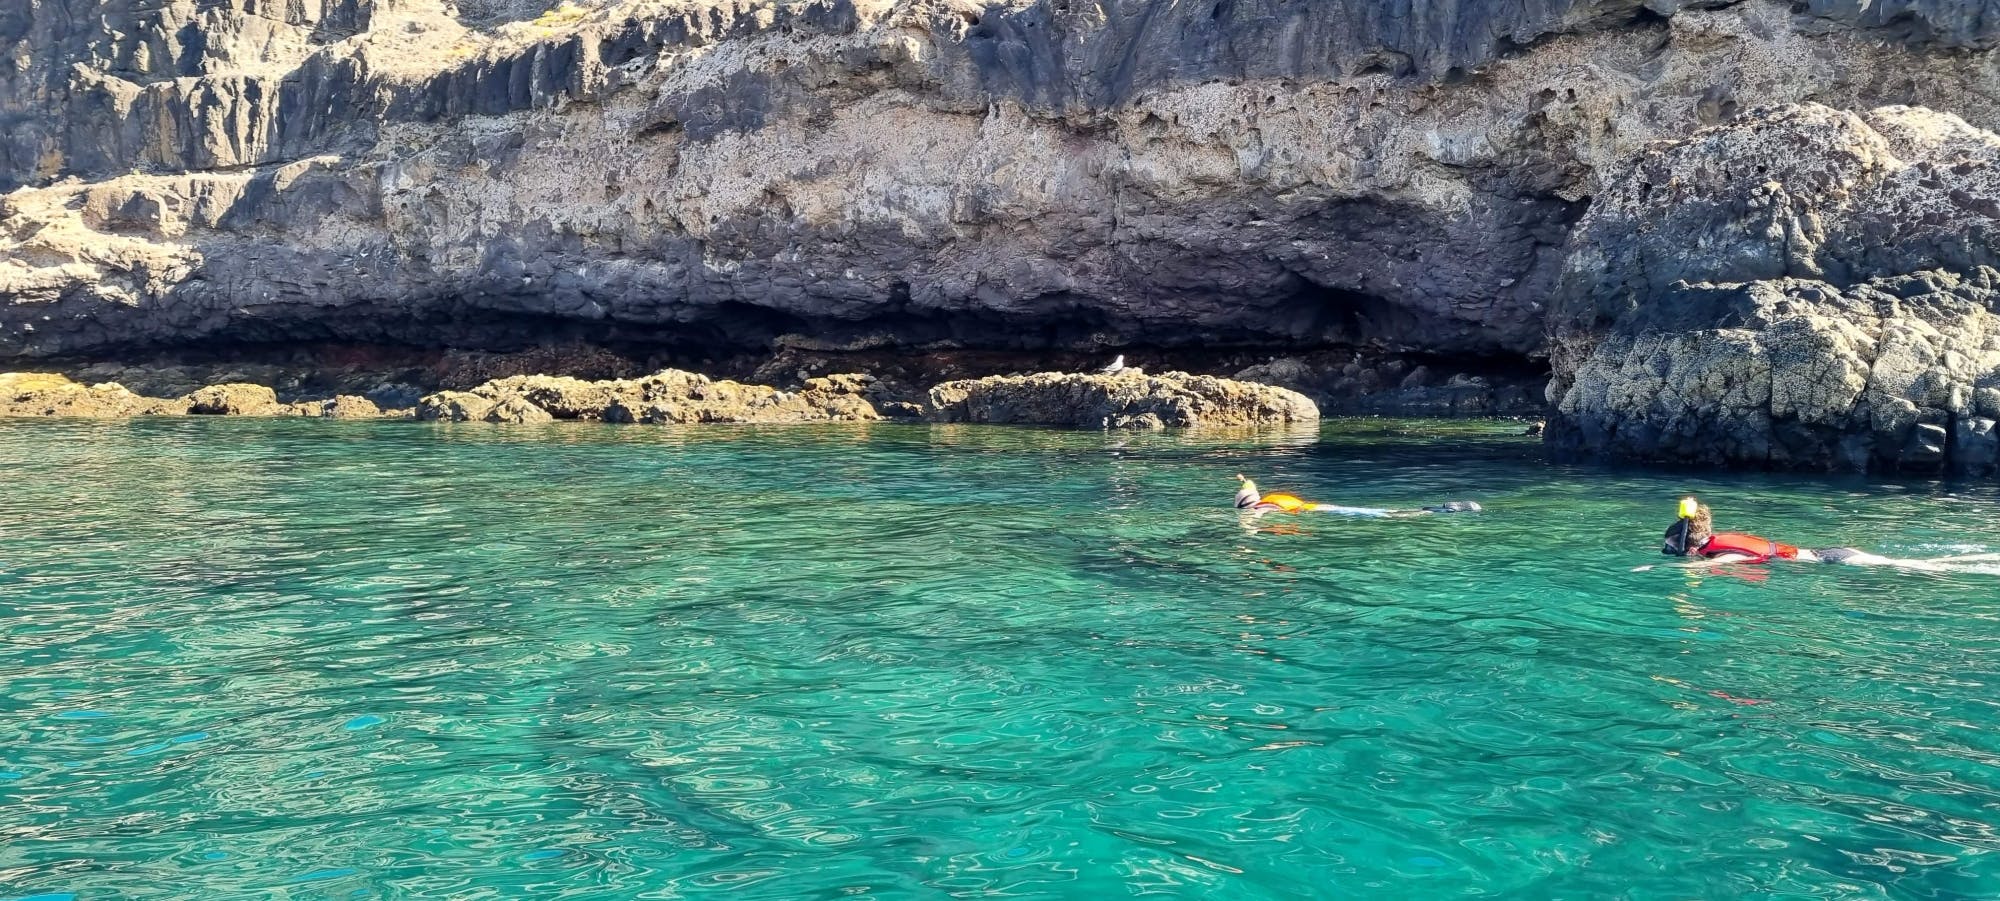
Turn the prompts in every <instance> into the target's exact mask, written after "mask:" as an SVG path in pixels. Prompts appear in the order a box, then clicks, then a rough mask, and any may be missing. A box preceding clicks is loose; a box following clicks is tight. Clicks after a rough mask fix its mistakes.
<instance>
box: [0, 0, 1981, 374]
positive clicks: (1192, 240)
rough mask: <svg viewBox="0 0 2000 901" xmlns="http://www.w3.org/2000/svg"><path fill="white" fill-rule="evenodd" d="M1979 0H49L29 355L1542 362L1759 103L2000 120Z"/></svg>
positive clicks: (2, 171) (15, 142)
mask: <svg viewBox="0 0 2000 901" xmlns="http://www.w3.org/2000/svg"><path fill="white" fill-rule="evenodd" d="M1974 7H1975V5H1974V4H1969V3H1967V4H1951V3H1932V2H1925V3H1917V2H1915V0H1890V2H1876V3H1868V4H1862V3H1854V2H1849V0H1810V2H1803V3H1790V4H1788V3H1778V2H1773V0H1745V2H1738V3H1727V2H1701V3H1682V2H1679V0H1655V2H1651V3H1648V4H1646V5H1644V6H1641V5H1639V4H1636V3H1633V2H1631V0H1529V2H1524V3H1499V2H1469V3H1459V4H1415V5H1397V4H1389V5H1387V6H1385V5H1383V4H1381V3H1379V2H1374V0H1327V2H1314V3H1297V2H1286V0H1215V2H1212V3H1208V2H1204V3H1168V2H1164V0H1152V2H1131V3H1108V2H1083V3H1079V2H1074V0H1015V2H1009V3H997V4H993V5H978V4H971V3H960V2H954V0H893V2H892V0H801V2H787V3H778V4H770V3H747V2H745V3H737V2H716V0H699V2H698V0H686V2H665V0H588V2H583V3H581V4H574V5H573V4H571V3H563V4H562V5H556V4H554V3H552V2H538V0H517V2H503V0H479V2H470V0H468V2H463V3H460V4H458V5H457V6H455V7H454V6H450V5H447V4H446V3H445V2H444V0H396V2H389V0H321V2H312V3H303V4H299V3H295V4H290V5H281V6H278V7H272V8H271V9H269V10H267V9H265V8H264V5H262V4H259V5H257V6H256V7H255V8H253V7H251V6H250V5H246V4H238V3H233V2H231V3H210V2H204V0H160V2H147V3H139V2H135V0H42V2H39V3H32V4H19V3H15V4H8V5H7V7H6V9H5V10H0V56H3V57H5V59H6V60H7V61H8V65H4V66H0V125H4V126H5V127H4V128H0V135H4V137H0V186H6V185H15V184H21V185H28V186H31V189H30V190H26V191H21V192H16V193H14V194H12V195H9V196H8V197H7V198H6V199H5V202H4V206H3V207H0V252H4V254H5V257H4V260H0V300H4V302H0V357H12V358H16V359H28V358H47V357H50V356H56V355H70V356H86V357H89V356H104V355H110V354H117V353H123V352H127V351H130V350H132V349H134V348H143V347H159V346H163V345H186V344H194V343H200V344H208V345H217V344H228V343H232V342H260V343H273V342H276V343H284V342H311V341H347V342H386V343H413V344H424V345H439V344H448V345H456V346H471V347H493V348H505V347H513V346H520V345H527V344H533V343H538V342H541V341H543V340H546V339H549V338H552V337H576V338H588V339H593V340H604V341H626V342H670V343H678V344H683V345H695V346H739V347H740V346H752V347H756V346H765V345H768V344H770V343H772V342H774V341H777V342H781V343H786V344H790V345H793V346H811V347H848V348H855V347H928V346H968V347H1011V348H1018V349H1026V350H1036V349H1048V348H1089V347H1097V346H1104V345H1127V344H1144V345H1156V346H1162V347H1175V346H1197V345H1199V346H1214V345H1217V344H1225V343H1240V344H1253V345H1264V346H1279V347H1285V348H1312V347H1324V346H1349V347H1352V346H1377V347H1380V348H1386V349H1392V350H1393V349H1402V350H1413V351H1422V352H1426V353H1434V354H1452V355H1463V356H1471V357H1493V358H1509V359H1515V360H1519V359H1522V358H1524V357H1526V356H1530V355H1535V354H1539V353H1540V352H1541V351H1542V347H1543V338H1542V335H1543V326H1544V322H1543V319H1544V316H1543V311H1542V304H1543V302H1544V300H1545V299H1546V298H1547V297H1548V296H1549V295H1550V292H1551V291H1552V289H1553V287H1554V285H1555V280H1556V277H1557V275H1558V273H1559V271H1560V263H1561V259H1562V247H1563V245H1564V242H1565V241H1566V239H1567V238H1568V236H1569V231H1570V226H1571V224H1572V223H1573V222H1574V220H1575V218H1576V217H1577V215H1578V214H1579V213H1580V212H1581V211H1582V210H1583V208H1584V207H1585V205H1586V203H1587V199H1588V198H1590V197H1592V196H1595V195H1597V194H1599V193H1600V191H1601V189H1602V188H1603V185H1602V181H1603V177H1604V174H1605V173H1606V172H1607V171H1608V170H1610V169H1611V168H1613V167H1615V165H1616V164H1618V163H1619V162H1620V161H1621V160H1623V159H1624V158H1625V157H1626V156H1628V155H1629V154H1630V153H1631V152H1632V151H1634V150H1635V149H1636V148H1638V147H1639V146H1641V145H1642V144H1643V143H1644V142H1646V141H1649V140H1652V139H1655V138H1659V137H1662V136H1671V135H1676V134H1679V133H1681V132H1683V131H1685V130H1686V129H1688V128H1691V127H1693V126H1696V125H1698V124H1701V123H1704V122H1712V121H1720V120H1724V119H1727V118H1729V117H1731V116H1733V115H1735V114H1736V112H1737V111H1738V107H1739V106H1740V105H1742V104H1743V100H1742V99H1741V98H1751V97H1755V98H1762V99H1770V100H1786V99H1798V98H1804V97H1814V98H1819V99H1820V100H1822V101H1823V102H1827V103H1830V104H1834V105H1837V106H1840V107H1846V108H1868V107H1872V106H1875V105H1878V104H1881V103H1886V102H1907V101H1922V102H1924V103H1927V104H1930V105H1932V106H1936V107H1938V108H1941V109H1947V110H1954V111H1958V112H1960V113H1962V114H1964V115H1966V116H1968V117H1972V118H1973V119H1974V120H1975V121H1976V122H1977V123H1979V124H1986V125H1991V124H1996V122H1995V120H1996V117H2000V105H1996V104H1994V103H1993V102H1991V97H1992V94H1993V92H1994V89H1995V86H1996V80H1995V76H1993V75H1992V74H1991V71H1990V67H1989V66H1987V65H1985V63H1984V62H1983V61H1982V60H1981V58H1980V56H1979V54H1978V53H1976V52H1975V53H1966V52H1961V51H1963V50H1966V49H1970V50H1974V51H1977V50H1979V49H1981V48H1984V47H1985V46H1986V45H1987V44H1988V42H1989V41H1990V40H1991V38H1992V37H1993V33H1992V32H1993V30H1994V28H1995V27H1996V26H1995V25H1993V24H1990V23H1994V22H2000V18H1996V17H1991V16H1982V15H1980V11H1979V9H1977V8H1974Z"/></svg>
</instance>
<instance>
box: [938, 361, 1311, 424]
mask: <svg viewBox="0 0 2000 901" xmlns="http://www.w3.org/2000/svg"><path fill="white" fill-rule="evenodd" d="M926 418H928V419H930V420H931V421H933V422H986V423H1016V424H1031V425H1062V426H1074V427H1077V428H1106V429H1162V428H1169V427H1176V428H1195V427H1210V428H1215V427H1221V428H1231V427H1233V428H1248V427H1264V426H1284V425H1298V424H1306V423H1314V422H1317V421H1319V408H1318V407H1316V406H1314V405H1313V402H1312V400H1311V399H1310V398H1307V397H1306V396H1305V395H1303V394H1300V393H1298V392H1297V391H1292V390H1289V389H1286V388H1275V387H1272V386H1270V385H1259V384H1255V383H1252V382H1239V381H1235V380H1232V379H1222V378H1216V377H1214V376H1207V375H1189V374H1187V373H1185V372H1168V373H1162V374H1159V375H1147V374H1145V373H1142V372H1138V371H1134V370H1127V371H1125V372H1119V373H1113V374H1109V375H1104V374H1081V373H1060V372H1042V373H1036V374H1033V375H1024V376H990V377H987V378H983V379H970V380H965V381H956V382H946V383H944V384H942V385H938V386H937V387H935V388H932V389H931V392H930V409H929V411H928V412H927V414H926Z"/></svg>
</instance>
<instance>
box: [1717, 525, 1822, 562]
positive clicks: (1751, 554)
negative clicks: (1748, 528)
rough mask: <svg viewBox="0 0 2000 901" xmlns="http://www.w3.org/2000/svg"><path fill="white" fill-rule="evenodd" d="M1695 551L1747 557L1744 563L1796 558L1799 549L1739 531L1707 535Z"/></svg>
mask: <svg viewBox="0 0 2000 901" xmlns="http://www.w3.org/2000/svg"><path fill="white" fill-rule="evenodd" d="M1695 553H1698V554H1700V555H1702V556H1703V557H1710V558H1713V557H1721V556H1724V555H1728V556H1733V557H1748V558H1750V559H1748V560H1746V561H1744V562H1746V563H1765V562H1768V561H1770V560H1772V559H1778V560H1797V559H1798V558H1799V549H1798V548H1795V547H1793V546H1791V545H1789V544H1779V543H1777V542H1775V541H1772V540H1770V539H1768V538H1759V537H1757V536H1755V535H1745V534H1743V533H1741V532H1717V533H1715V534H1714V535H1711V536H1709V538H1708V541H1706V542H1704V543H1703V544H1702V546H1701V547H1700V548H1697V549H1696V550H1695Z"/></svg>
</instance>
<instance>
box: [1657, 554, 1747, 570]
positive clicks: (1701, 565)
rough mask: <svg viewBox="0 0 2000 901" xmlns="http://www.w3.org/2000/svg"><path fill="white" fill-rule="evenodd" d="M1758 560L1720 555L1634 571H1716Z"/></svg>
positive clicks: (1740, 556)
mask: <svg viewBox="0 0 2000 901" xmlns="http://www.w3.org/2000/svg"><path fill="white" fill-rule="evenodd" d="M1756 559H1757V558H1755V557H1746V556H1744V555H1742V554H1718V555H1716V556H1714V557H1696V558H1694V559H1692V560H1680V561H1677V562H1674V563H1648V564H1646V565H1645V566H1634V567H1632V571H1633V572H1635V573H1642V572H1646V571H1647V570H1651V569H1657V568H1659V567H1662V566H1665V567H1669V568H1672V569H1714V568H1716V567H1718V566H1721V565H1722V564H1724V563H1749V562H1755V561H1756Z"/></svg>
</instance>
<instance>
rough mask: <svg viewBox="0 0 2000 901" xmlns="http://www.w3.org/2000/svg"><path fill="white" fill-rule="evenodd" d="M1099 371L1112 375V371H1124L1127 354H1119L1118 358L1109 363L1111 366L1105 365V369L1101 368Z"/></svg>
mask: <svg viewBox="0 0 2000 901" xmlns="http://www.w3.org/2000/svg"><path fill="white" fill-rule="evenodd" d="M1097 371H1098V372H1101V373H1104V374H1105V375H1110V374H1112V373H1114V372H1124V371H1125V355H1124V354H1119V355H1118V359H1116V360H1112V361H1111V365H1109V366H1106V367H1104V368H1103V369H1099V370H1097Z"/></svg>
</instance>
